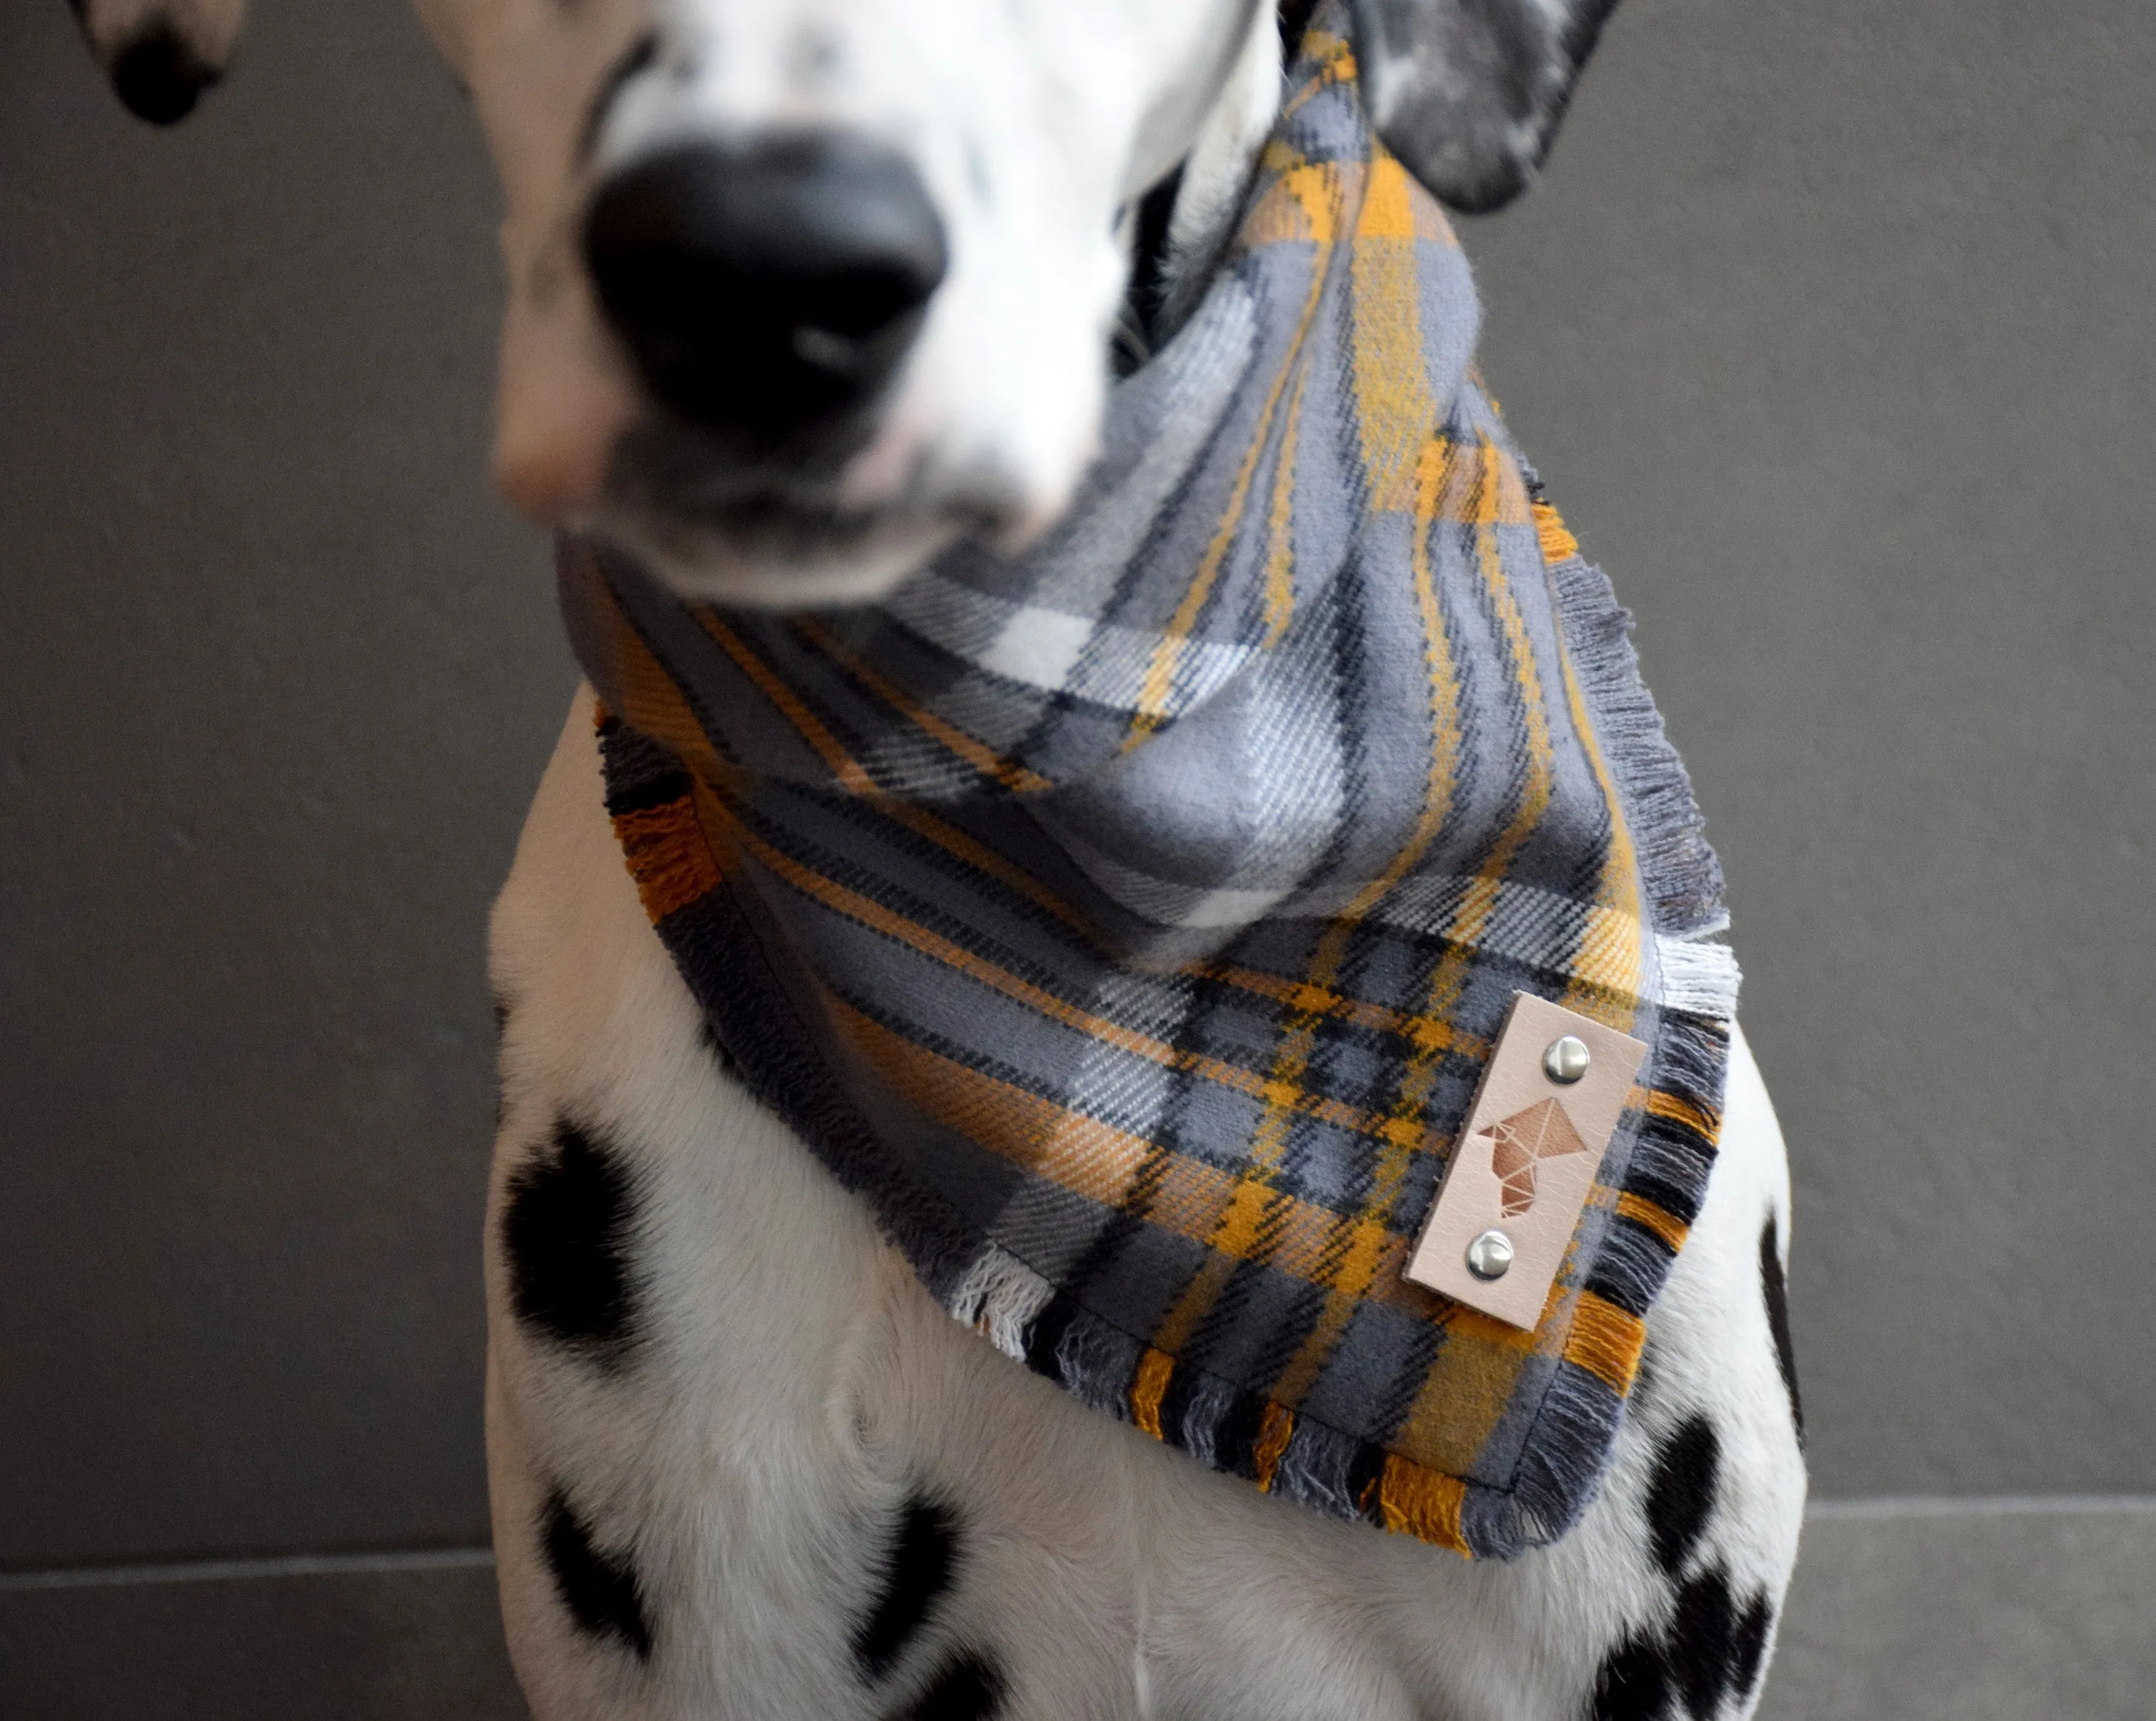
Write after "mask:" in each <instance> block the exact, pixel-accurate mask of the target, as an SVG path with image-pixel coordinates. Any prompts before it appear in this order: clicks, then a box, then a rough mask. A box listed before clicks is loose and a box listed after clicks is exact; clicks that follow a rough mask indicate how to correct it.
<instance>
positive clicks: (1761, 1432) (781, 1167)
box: [489, 710, 1802, 1721]
mask: <svg viewBox="0 0 2156 1721" xmlns="http://www.w3.org/2000/svg"><path fill="white" fill-rule="evenodd" d="M580 717H583V718H584V720H585V721H587V722H588V715H587V714H585V713H584V712H583V711H581V710H580V711H579V713H577V714H573V715H572V719H571V722H570V725H569V728H568V730H567V732H566V733H565V736H564V741H563V745H562V750H561V752H560V753H559V754H558V755H557V760H556V762H555V765H554V766H553V767H552V770H551V771H550V772H549V776H548V779H547V783H546V785H545V786H543V787H542V792H541V796H540V798H539V802H538V804H537V805H536V807H535V809H534V812H533V816H532V819H531V825H530V827H528V828H527V832H526V838H525V842H524V844H523V847H522V848H521V851H520V855H519V859H518V863H517V868H516V873H514V874H513V875H512V878H511V884H510V887H509V889H508V890H507V891H506V893H505V895H504V898H503V900H502V903H501V904H500V908H499V909H498V910H497V914H496V920H495V972H496V980H497V985H498V986H499V987H500V992H501V995H502V997H503V1000H504V1002H505V1005H506V1008H507V1027H506V1032H505V1040H504V1048H503V1068H504V1087H505V1100H506V1111H505V1121H504V1127H503V1133H502V1137H501V1152H500V1165H499V1166H498V1168H497V1176H496V1186H495V1197H494V1205H493V1212H492V1217H491V1220H490V1242H489V1285H490V1311H491V1331H492V1359H491V1365H490V1390H489V1430H490V1473H491V1475H492V1479H493V1487H494V1495H495V1519H496V1534H497V1543H498V1547H499V1551H500V1560H501V1570H502V1577H503V1584H504V1596H505V1608H506V1617H507V1619H508V1621H509V1625H510V1630H511V1643H512V1649H513V1651H514V1652H515V1656H516V1662H517V1665H518V1667H519V1670H520V1673H521V1676H522V1677H523V1678H524V1679H525V1681H526V1688H527V1691H528V1692H529V1693H530V1694H531V1698H532V1701H533V1703H534V1706H535V1708H536V1711H537V1712H538V1713H540V1715H541V1716H542V1721H548V1718H552V1717H553V1716H556V1715H565V1716H566V1715H578V1714H599V1713H606V1714H615V1713H624V1714H653V1715H661V1714H664V1715H682V1716H687V1715H692V1714H693V1715H699V1716H703V1715H732V1714H740V1715H743V1716H749V1715H754V1716H757V1717H758V1718H762V1717H767V1716H773V1715H784V1714H789V1713H799V1714H803V1715H808V1714H816V1715H825V1716H828V1715H849V1714H857V1715H861V1716H864V1717H866V1716H872V1715H873V1716H885V1715H899V1714H907V1713H912V1714H918V1715H921V1716H923V1717H927V1716H939V1717H956V1716H978V1717H985V1716H988V1715H990V1714H1007V1715H1010V1716H1014V1717H1016V1716H1043V1717H1048V1716H1063V1715H1073V1716H1075V1715H1126V1714H1127V1715H1137V1714H1148V1713H1159V1714H1183V1713H1190V1714H1214V1713H1238V1714H1260V1715H1262V1714H1281V1715H1288V1714H1295V1715H1301V1716H1311V1715H1329V1714H1339V1715H1342V1716H1343V1717H1344V1716H1347V1715H1349V1714H1353V1715H1358V1716H1369V1715H1385V1714H1399V1715H1402V1716H1405V1715H1408V1714H1412V1713H1427V1712H1429V1711H1430V1709H1431V1708H1433V1707H1441V1708H1444V1709H1445V1712H1446V1713H1456V1714H1460V1715H1462V1716H1468V1717H1476V1716H1487V1717H1489V1718H1491V1721H1496V1718H1499V1717H1507V1718H1509V1717H1513V1716H1522V1715H1542V1714H1549V1715H1553V1716H1555V1715H1571V1714H1574V1713H1583V1706H1584V1705H1588V1704H1590V1703H1592V1702H1593V1700H1594V1699H1593V1698H1592V1697H1591V1695H1590V1694H1591V1693H1593V1692H1594V1690H1595V1689H1596V1688H1597V1684H1598V1680H1599V1682H1600V1683H1601V1684H1602V1686H1604V1687H1605V1688H1609V1689H1610V1690H1613V1691H1617V1692H1618V1693H1619V1694H1620V1696H1621V1694H1622V1690H1623V1689H1624V1688H1626V1686H1625V1682H1627V1681H1630V1682H1631V1683H1632V1685H1634V1686H1639V1685H1640V1683H1641V1682H1645V1683H1646V1684H1647V1685H1651V1684H1652V1683H1654V1682H1655V1681H1656V1680H1660V1681H1661V1683H1662V1685H1663V1686H1664V1687H1665V1688H1667V1689H1668V1690H1669V1691H1670V1692H1671V1693H1672V1697H1673V1699H1674V1698H1675V1696H1676V1693H1678V1692H1679V1691H1680V1688H1686V1681H1689V1682H1690V1684H1689V1687H1688V1689H1689V1690H1690V1691H1691V1693H1692V1696H1693V1697H1694V1698H1699V1699H1701V1700H1702V1702H1704V1701H1705V1700H1706V1699H1707V1698H1709V1697H1712V1705H1711V1706H1708V1707H1701V1706H1700V1705H1699V1703H1694V1706H1693V1712H1694V1713H1702V1714H1705V1713H1738V1712H1741V1710H1742V1709H1743V1707H1745V1699H1746V1698H1747V1697H1748V1695H1749V1684H1750V1682H1751V1679H1752V1677H1753V1675H1754V1674H1755V1673H1756V1669H1757V1666H1758V1661H1759V1658H1760V1657H1761V1655H1762V1654H1763V1650H1764V1647H1765V1640H1766V1636H1767V1634H1768V1631H1769V1630H1770V1627H1771V1621H1772V1611H1773V1609H1774V1607H1775V1606H1777V1605H1778V1604H1779V1596H1780V1594H1781V1590H1782V1588H1783V1585H1784V1583H1785V1581H1786V1576H1787V1570H1788V1565H1789V1560H1790V1559H1791V1558H1792V1557H1793V1554H1794V1530H1795V1514H1796V1511H1797V1509H1798V1508H1799V1505H1800V1502H1801V1493H1802V1471H1801V1465H1800V1462H1799V1459H1798V1457H1797V1451H1796V1445H1795V1439H1794V1430H1793V1428H1792V1427H1791V1426H1790V1409H1789V1401H1788V1398H1787V1396H1786V1395H1785V1393H1784V1388H1783V1386H1782V1383H1781V1381H1780V1380H1779V1373H1778V1363H1777V1359H1776V1350H1775V1345H1774V1338H1773V1334H1772V1324H1771V1319H1770V1310H1769V1307H1768V1304H1769V1302H1770V1300H1771V1299H1770V1298H1769V1297H1768V1293H1767V1290H1766V1288H1765V1287H1763V1283H1762V1278H1761V1272H1762V1268H1761V1257H1760V1252H1759V1239H1760V1236H1761V1227H1763V1225H1766V1224H1768V1223H1769V1222H1777V1221H1774V1217H1773V1216H1776V1215H1779V1214H1784V1213H1786V1211H1787V1207H1786V1196H1785V1194H1784V1192H1783V1190H1782V1186H1781V1183H1780V1181H1779V1179H1780V1176H1781V1174H1780V1171H1779V1139H1778V1138H1775V1139H1774V1140H1772V1141H1771V1143H1769V1142H1768V1140H1767V1138H1766V1137H1765V1136H1761V1135H1758V1134H1757V1132H1756V1131H1755V1132H1754V1135H1753V1136H1752V1137H1743V1136H1740V1137H1739V1138H1738V1139H1736V1140H1732V1141H1731V1142H1730V1144H1729V1145H1728V1146H1727V1148H1726V1150H1725V1165H1724V1168H1723V1174H1726V1175H1723V1174H1718V1175H1717V1180H1716V1183H1715V1186H1714V1191H1713V1195H1712V1200H1711V1201H1710V1206H1709V1209H1708V1211H1707V1212H1705V1213H1703V1214H1702V1217H1701V1221H1700V1222H1699V1225H1698V1226H1697V1227H1696V1231H1695V1235H1694V1237H1693V1239H1692V1242H1691V1245H1690V1246H1689V1247H1687V1250H1686V1255H1685V1257H1684V1259H1683V1261H1682V1262H1681V1265H1680V1270H1679V1272H1678V1273H1677V1274H1676V1276H1675V1277H1673V1278H1672V1280H1671V1284H1670V1287H1669V1288H1668V1289H1667V1291H1666V1293H1665V1295H1664V1298H1663V1303H1664V1304H1665V1305H1666V1309H1665V1310H1664V1312H1663V1313H1662V1314H1660V1315H1658V1319H1657V1324H1656V1329H1655V1345H1653V1346H1652V1347H1651V1348H1650V1358H1649V1369H1650V1378H1649V1380H1648V1381H1647V1382H1646V1384H1645V1386H1644V1388H1643V1389H1642V1391H1641V1392H1640V1394H1639V1395H1638V1397H1637V1401H1635V1405H1634V1406H1633V1407H1632V1410H1631V1411H1630V1413H1629V1414H1628V1416H1627V1420H1626V1422H1625V1426H1624V1427H1623V1429H1622V1430H1620V1436H1619V1440H1618V1447H1617V1452H1616V1456H1615V1458H1614V1463H1613V1467H1612V1469H1611V1473H1610V1474H1609V1478H1608V1480H1607V1482H1606V1483H1605V1484H1604V1488H1603V1491H1602V1493H1601V1495H1600V1497H1599V1499H1598V1501H1597V1503H1596V1504H1595V1505H1594V1507H1593V1508H1590V1510H1589V1514H1588V1516H1587V1518H1586V1519H1585V1520H1584V1522H1583V1523H1582V1524H1580V1525H1579V1526H1578V1528H1577V1529H1574V1530H1573V1532H1572V1533H1571V1534H1569V1535H1568V1537H1567V1538H1566V1539H1564V1540H1563V1541H1562V1542H1560V1543H1559V1544H1558V1545H1557V1546H1556V1547H1554V1548H1553V1549H1547V1550H1543V1551H1541V1552H1537V1553H1533V1554H1530V1555H1524V1556H1522V1558H1520V1559H1519V1560H1514V1561H1512V1562H1508V1563H1495V1562H1490V1563H1477V1564H1475V1565H1469V1564H1467V1563H1466V1562H1463V1561H1460V1560H1458V1559H1456V1558H1455V1557H1454V1556H1452V1555H1449V1554H1444V1553H1440V1552H1438V1551H1436V1550H1433V1549H1428V1548H1426V1547H1424V1546H1421V1545H1419V1544H1414V1543H1411V1542H1409V1541H1408V1540H1406V1539H1400V1538H1389V1537H1386V1536H1383V1535H1382V1534H1378V1533H1377V1532H1374V1531H1372V1530H1369V1529H1363V1528H1361V1527H1357V1526H1351V1525H1341V1524H1327V1523H1325V1522H1323V1521H1322V1520H1320V1519H1317V1518H1316V1517H1315V1516H1313V1515H1312V1514H1308V1513H1306V1512H1303V1511H1301V1510H1299V1509H1296V1508H1291V1507H1288V1506H1286V1505H1284V1504H1282V1503H1279V1502H1276V1501H1271V1500H1268V1499H1265V1498H1263V1497H1261V1496H1260V1495H1259V1494H1258V1493H1255V1491H1254V1490H1252V1489H1251V1488H1249V1486H1248V1485H1247V1484H1246V1483H1242V1482H1240V1481H1238V1480H1235V1479H1233V1478H1226V1477H1222V1476H1219V1475H1215V1474H1212V1473H1208V1472H1206V1471H1204V1470H1203V1469H1201V1468H1200V1467H1199V1466H1197V1465H1196V1464H1194V1463H1193V1462H1190V1461H1189V1460H1188V1458H1187V1457H1183V1455H1181V1454H1178V1453H1175V1452H1170V1451H1168V1450H1166V1449H1164V1448H1162V1447H1158V1446H1157V1445H1156V1444H1154V1443H1153V1442H1151V1441H1149V1440H1147V1439H1146V1438H1144V1437H1142V1436H1140V1435H1138V1434H1137V1432H1135V1431H1133V1430H1132V1429H1131V1428H1129V1427H1127V1426H1122V1425H1121V1424H1119V1423H1118V1422H1117V1421H1115V1420H1114V1419H1113V1418H1112V1417H1111V1416H1107V1415H1103V1414H1101V1412H1100V1411H1096V1410H1094V1409H1090V1408H1088V1407H1087V1406H1085V1405H1083V1404H1081V1403H1080V1402H1078V1401H1076V1400H1075V1399H1073V1398H1071V1397H1069V1396H1065V1394H1063V1393H1061V1392H1060V1391H1056V1390H1055V1388H1054V1387H1052V1386H1049V1385H1048V1383H1046V1382H1045V1381H1044V1380H1039V1378H1037V1377H1035V1376H1033V1375H1029V1374H1028V1373H1027V1372H1026V1371H1025V1370H1023V1369H1022V1368H1020V1367H1019V1366H1018V1365H1015V1364H1014V1363H1012V1362H1010V1361H1009V1360H1008V1359H1006V1358H1004V1357H1002V1356H1000V1355H997V1354H996V1353H995V1352H994V1351H993V1350H992V1349H990V1347H988V1345H985V1344H983V1342H982V1341H981V1340H980V1339H978V1337H977V1336H975V1335H974V1334H972V1333H970V1332H968V1331H967V1330H966V1329H963V1328H962V1327H960V1326H959V1325H957V1324H956V1323H954V1322H952V1321H951V1320H950V1319H948V1318H947V1316H946V1315H945V1314H943V1313H942V1310H941V1309H937V1307H936V1306H935V1304H933V1303H932V1301H931V1300H930V1299H929V1298H927V1296H926V1295H925V1294H924V1293H922V1292H921V1290H920V1288H918V1286H917V1285H916V1283H915V1282H914V1280H913V1278H912V1277H911V1274H910V1273H909V1272H908V1271H907V1270H906V1267H905V1265H904V1263H902V1262H901V1261H900V1260H899V1258H898V1257H896V1255H895V1254H894V1253H893V1252H891V1251H890V1250H889V1249H888V1248H887V1247H885V1245H884V1244H883V1243H882V1242H880V1240H879V1239H878V1237H876V1235H875V1230H874V1227H872V1226H871V1224H870V1222H869V1221H868V1219H867V1217H866V1216H865V1212H864V1211H863V1210H862V1209H861V1208H860V1206H859V1205H858V1204H857V1203H856V1202H855V1201H854V1200H853V1198H851V1197H850V1196H847V1195H845V1194H844V1192H843V1191H841V1190H840V1189H839V1187H838V1186H837V1185H836V1184H835V1182H834V1181H833V1180H832V1179H831V1178H830V1177H829V1175H828V1174H827V1173H826V1172H825V1171H824V1169H823V1168H822V1167H821V1166H820V1165H819V1164H818V1163H817V1161H816V1160H815V1159H814V1156H813V1155H810V1154H809V1153H808V1151H807V1150H806V1149H805V1148H804V1147H803V1145H801V1143H800V1142H799V1141H798V1140H797V1139H795V1138H794V1137H793V1135H791V1133H790V1132H789V1131H788V1129H786V1128H785V1127H784V1126H783V1124H780V1123H779V1121H778V1119H777V1118H776V1117H774V1116H773V1114H771V1113H769V1112H768V1111H766V1110H764V1109H762V1108H760V1107H758V1106H757V1105H756V1104H754V1103H753V1102H752V1101H751V1100H750V1099H747V1096H746V1094H744V1093H743V1091H742V1089H741V1088H739V1087H738V1086H737V1084H735V1083H732V1082H731V1079H730V1078H728V1077H727V1075H726V1073H725V1071H724V1069H723V1068H722V1067H721V1063H720V1061H719V1060H718V1059H717V1058H716V1057H715V1055H714V1051H713V1048H712V1047H711V1043H710V1042H709V1040H708V1038H707V1037H706V1035H705V1034H704V1032H702V1028H701V1020H700V1016H699V1012H698V1011H697V1009H696V1006H695V1004H694V1003H693V1001H691V1000H690V996H689V995H688V994H687V992H686V991H685V989H684V987H683V986H682V984H681V981H680V979H679V977H678V976H677V975H676V973H675V971H674V968H673V966H672V964H671V963H670V960H668V958H667V955H666V953H665V950H663V949H662V948H661V947H660V945H659V944H658V942H657V940H655V938H654V936H653V935H652V933H651V931H650V929H649V925H648V923H647V922H646V920H645V919H644V915H643V913H642V910H641V909H640V906H639V904H638V902H637V900H636V898H635V896H634V893H633V891H632V890H631V889H630V888H629V884H628V878H627V874H626V873H625V871H624V868H623V867H622V863H621V860H620V857H619V851H618V849H617V848H615V845H614V843H613V836H612V832H611V831H610V830H609V828H608V823H607V821H606V819H605V817H604V814H603V808H602V807H601V805H600V803H599V800H598V793H597V769H596V761H595V758H594V756H593V745H592V742H591V740H590V732H589V730H588V728H587V729H583V730H580V729H579V727H578V720H579V718H580ZM1767 1129H1768V1132H1769V1133H1771V1118H1769V1119H1768V1124H1767ZM1747 1144H1749V1145H1747ZM1685 1610H1689V1613H1688V1614H1686V1613H1685ZM1681 1615H1682V1616H1684V1617H1685V1618H1688V1619H1691V1621H1692V1622H1693V1623H1692V1624H1691V1625H1687V1626H1684V1628H1683V1629H1682V1630H1679V1628H1678V1627H1679V1621H1680V1616H1681ZM1702 1620H1703V1621H1706V1624H1707V1626H1708V1627H1710V1628H1712V1629H1710V1630H1708V1631H1707V1634H1706V1636H1705V1637H1702V1636H1701V1634H1700V1631H1699V1630H1698V1629H1697V1625H1698V1621H1702ZM1700 1643H1703V1644H1704V1645H1705V1647H1703V1648H1701V1647H1697V1645H1698V1644H1700ZM1687 1645H1692V1646H1694V1647H1691V1648H1687V1647H1686V1646H1687ZM1613 1670H1614V1671H1613ZM1613 1679H1614V1680H1615V1682H1616V1683H1615V1684H1614V1685H1612V1683H1611V1682H1612V1680H1613ZM1612 1700H1613V1701H1614V1699H1612ZM1686 1701H1691V1699H1689V1698H1687V1699H1686ZM1607 1713H1610V1714H1612V1715H1615V1714H1619V1713H1655V1711H1654V1710H1652V1709H1650V1708H1640V1709H1637V1710H1632V1711H1627V1710H1623V1709H1620V1708H1610V1709H1609V1710H1608V1711H1607Z"/></svg>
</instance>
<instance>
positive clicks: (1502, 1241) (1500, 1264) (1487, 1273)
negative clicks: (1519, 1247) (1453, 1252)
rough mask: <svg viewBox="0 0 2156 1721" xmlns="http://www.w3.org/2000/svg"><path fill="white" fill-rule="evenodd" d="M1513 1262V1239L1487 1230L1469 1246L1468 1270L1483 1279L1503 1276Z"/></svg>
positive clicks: (1498, 1232) (1502, 1233)
mask: <svg viewBox="0 0 2156 1721" xmlns="http://www.w3.org/2000/svg"><path fill="white" fill-rule="evenodd" d="M1511 1266H1512V1238H1510V1237H1507V1236H1506V1235H1505V1233H1504V1232H1501V1231H1486V1232H1483V1233H1482V1235H1481V1236H1480V1237H1476V1239H1475V1241H1474V1242H1471V1243H1470V1244H1468V1246H1467V1270H1468V1271H1469V1272H1470V1273H1473V1274H1474V1275H1475V1277H1476V1278H1481V1279H1491V1278H1504V1276H1505V1274H1506V1272H1507V1269H1509V1268H1511Z"/></svg>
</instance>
